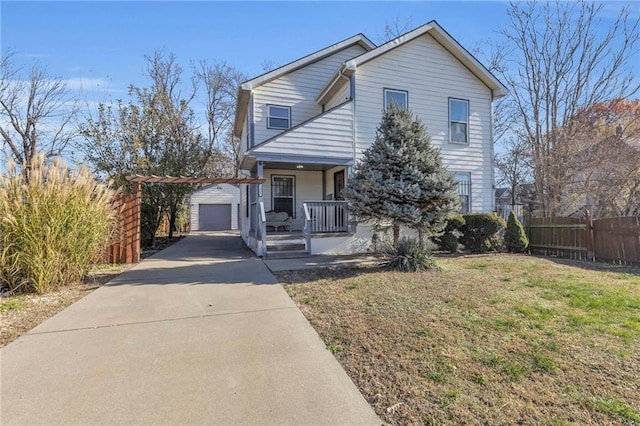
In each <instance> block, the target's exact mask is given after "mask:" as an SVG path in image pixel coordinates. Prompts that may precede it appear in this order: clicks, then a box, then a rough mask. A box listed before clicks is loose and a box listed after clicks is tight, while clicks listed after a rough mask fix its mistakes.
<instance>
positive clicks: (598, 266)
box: [531, 255, 640, 275]
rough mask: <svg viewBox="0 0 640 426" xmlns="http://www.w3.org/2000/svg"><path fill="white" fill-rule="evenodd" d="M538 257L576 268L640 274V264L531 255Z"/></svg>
mask: <svg viewBox="0 0 640 426" xmlns="http://www.w3.org/2000/svg"><path fill="white" fill-rule="evenodd" d="M531 257H535V258H537V259H544V260H548V261H550V262H553V263H558V264H560V265H565V266H573V267H575V268H580V269H586V270H589V271H599V272H615V273H621V274H633V275H640V265H619V264H613V263H605V262H588V261H586V260H574V259H565V258H562V257H551V256H541V255H531Z"/></svg>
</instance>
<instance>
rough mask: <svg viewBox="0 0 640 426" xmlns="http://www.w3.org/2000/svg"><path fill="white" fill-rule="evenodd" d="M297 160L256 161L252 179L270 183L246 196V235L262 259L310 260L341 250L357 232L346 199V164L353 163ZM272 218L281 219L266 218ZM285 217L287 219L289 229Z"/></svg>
mask: <svg viewBox="0 0 640 426" xmlns="http://www.w3.org/2000/svg"><path fill="white" fill-rule="evenodd" d="M297 160H298V161H256V162H255V164H254V165H253V167H252V168H251V175H252V176H262V177H263V178H264V179H265V180H266V181H265V183H264V184H256V185H247V187H246V188H245V189H244V190H243V193H242V196H241V205H242V206H241V211H244V213H245V215H244V216H245V217H244V218H243V221H242V222H243V225H244V226H243V228H242V234H243V239H244V240H245V242H246V243H247V245H248V246H249V247H250V248H251V249H252V250H253V251H254V252H255V253H256V254H257V255H258V256H267V255H268V254H273V253H274V252H277V253H279V254H281V253H284V252H286V251H294V252H295V253H293V254H296V255H305V254H306V255H311V254H313V253H317V252H318V249H322V250H327V249H329V250H330V248H331V245H332V244H333V245H336V244H337V245H340V243H342V242H343V241H342V240H344V239H346V238H348V237H349V236H351V235H353V233H354V232H355V227H354V226H353V225H352V224H351V222H350V218H349V210H348V203H347V202H346V201H345V200H344V199H342V189H343V188H344V186H345V183H346V179H347V175H348V173H349V171H350V164H345V163H350V161H349V160H343V161H336V160H330V162H329V163H328V164H327V162H324V163H323V162H316V161H317V160H319V159H314V160H316V161H313V162H312V161H309V159H306V161H303V160H302V159H297ZM325 160H326V159H325ZM335 163H338V164H335ZM245 164H246V163H245ZM270 212H279V213H280V214H279V215H276V216H274V215H273V214H267V213H270ZM282 213H286V215H287V216H288V218H289V219H288V220H287V221H286V225H285V224H284V223H283V217H284V216H283V214H282ZM274 217H277V218H278V219H277V220H274V219H273V218H274ZM283 225H284V226H283ZM314 246H315V247H314Z"/></svg>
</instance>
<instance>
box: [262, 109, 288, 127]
mask: <svg viewBox="0 0 640 426" xmlns="http://www.w3.org/2000/svg"><path fill="white" fill-rule="evenodd" d="M267 109H268V116H267V129H278V130H287V129H289V128H290V127H291V107H287V106H281V105H267Z"/></svg>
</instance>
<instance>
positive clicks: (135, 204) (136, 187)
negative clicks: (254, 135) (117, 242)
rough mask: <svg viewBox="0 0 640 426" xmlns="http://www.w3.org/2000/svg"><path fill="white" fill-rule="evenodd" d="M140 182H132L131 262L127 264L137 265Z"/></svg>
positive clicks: (140, 197)
mask: <svg viewBox="0 0 640 426" xmlns="http://www.w3.org/2000/svg"><path fill="white" fill-rule="evenodd" d="M140 186H141V184H140V182H133V185H132V188H133V194H132V195H133V199H132V200H131V201H132V204H133V205H132V208H133V211H132V213H133V217H132V221H131V222H132V223H131V226H132V228H133V229H132V231H133V241H132V243H133V244H132V247H131V248H132V259H131V262H129V263H138V262H140V224H141V218H140V204H141V199H142V193H141V190H140Z"/></svg>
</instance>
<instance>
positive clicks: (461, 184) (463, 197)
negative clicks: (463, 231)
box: [454, 172, 471, 214]
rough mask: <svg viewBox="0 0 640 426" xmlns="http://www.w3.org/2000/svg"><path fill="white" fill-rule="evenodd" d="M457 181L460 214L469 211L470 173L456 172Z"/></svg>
mask: <svg viewBox="0 0 640 426" xmlns="http://www.w3.org/2000/svg"><path fill="white" fill-rule="evenodd" d="M454 177H455V179H456V180H457V181H458V196H459V197H460V214H467V213H470V212H471V173H466V172H456V173H455V175H454Z"/></svg>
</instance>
